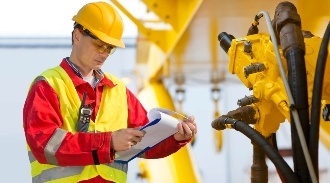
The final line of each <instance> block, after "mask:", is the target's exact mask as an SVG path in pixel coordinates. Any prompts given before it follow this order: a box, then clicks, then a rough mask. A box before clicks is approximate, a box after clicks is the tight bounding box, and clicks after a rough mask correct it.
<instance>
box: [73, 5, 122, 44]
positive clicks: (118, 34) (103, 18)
mask: <svg viewBox="0 0 330 183" xmlns="http://www.w3.org/2000/svg"><path fill="white" fill-rule="evenodd" d="M72 20H73V21H75V22H76V23H78V24H80V25H82V26H83V27H84V28H86V29H88V30H89V31H90V32H91V33H93V34H94V35H95V36H96V37H98V38H99V39H100V40H101V41H103V42H105V43H108V44H111V45H114V46H117V47H121V48H125V44H124V42H123V40H122V34H123V31H124V23H123V20H122V18H121V16H120V15H119V13H118V12H117V10H116V9H115V8H114V7H112V6H111V5H110V4H109V3H106V2H92V3H88V4H86V5H84V6H83V7H82V8H81V9H80V10H79V11H78V13H77V15H75V16H73V18H72Z"/></svg>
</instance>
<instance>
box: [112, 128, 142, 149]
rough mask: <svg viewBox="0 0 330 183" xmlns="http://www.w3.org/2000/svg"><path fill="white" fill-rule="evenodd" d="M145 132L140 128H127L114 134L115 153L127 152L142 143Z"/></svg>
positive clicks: (113, 145) (113, 146)
mask: <svg viewBox="0 0 330 183" xmlns="http://www.w3.org/2000/svg"><path fill="white" fill-rule="evenodd" d="M143 136H144V132H143V131H141V130H139V129H138V128H126V129H120V130H117V131H114V132H112V134H111V141H112V142H111V145H112V146H111V148H112V149H113V150H115V151H125V150H128V149H130V148H131V147H132V146H133V145H135V144H137V143H138V142H140V141H141V139H142V137H143Z"/></svg>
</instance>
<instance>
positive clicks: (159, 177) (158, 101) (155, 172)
mask: <svg viewBox="0 0 330 183" xmlns="http://www.w3.org/2000/svg"><path fill="white" fill-rule="evenodd" d="M138 97H139V99H140V101H141V102H142V104H143V105H144V106H146V107H147V108H148V109H150V108H153V107H162V108H167V109H170V110H175V107H174V104H173V102H172V101H173V100H172V97H171V96H170V94H169V93H168V91H167V89H166V88H165V86H164V84H163V83H162V82H152V83H150V84H149V85H148V86H146V87H144V89H143V90H141V91H140V92H139V95H138ZM139 164H140V171H141V174H142V175H144V176H145V177H143V178H145V179H146V180H147V181H148V182H149V183H169V182H171V183H182V182H189V183H196V182H201V180H200V177H199V172H198V171H197V167H196V165H195V163H194V159H193V156H192V154H191V145H190V144H187V145H186V146H185V147H183V148H181V149H180V150H179V151H178V152H176V153H174V154H172V155H170V156H168V157H166V158H162V159H155V160H145V159H141V160H140V162H139Z"/></svg>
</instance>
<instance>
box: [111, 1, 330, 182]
mask: <svg viewBox="0 0 330 183" xmlns="http://www.w3.org/2000/svg"><path fill="white" fill-rule="evenodd" d="M111 1H112V3H113V4H114V5H115V6H116V7H117V8H118V9H120V10H121V11H122V12H123V13H124V14H125V15H126V16H127V17H128V18H129V19H130V20H131V21H132V22H133V23H135V25H136V26H137V28H138V31H139V35H138V39H137V68H136V73H137V75H138V76H140V80H139V81H140V83H139V88H138V96H139V99H140V100H141V101H142V102H143V103H144V105H145V106H146V107H147V108H152V107H156V106H157V107H165V108H169V109H172V110H183V109H180V108H179V109H178V108H176V107H175V105H174V100H173V99H172V98H173V97H172V96H171V95H170V93H169V91H168V89H167V87H166V84H165V81H164V78H166V77H167V78H169V77H172V78H175V81H176V84H177V85H178V86H179V87H178V90H177V91H179V92H181V94H182V93H184V89H183V84H184V82H185V75H188V74H189V69H191V68H195V67H199V68H200V69H206V71H207V72H209V73H210V80H209V82H210V83H211V85H212V89H211V93H212V94H213V96H212V98H213V100H214V103H215V112H214V115H215V116H214V117H215V118H216V117H217V116H220V112H219V108H218V103H219V102H220V101H219V97H218V93H219V91H220V90H219V84H220V83H221V82H222V81H223V80H224V79H225V78H224V77H223V75H222V74H219V73H223V71H224V69H223V68H224V67H222V66H223V64H225V62H224V60H227V58H228V57H229V62H228V70H229V72H230V73H232V74H236V76H238V78H239V80H240V81H241V82H242V83H243V84H244V85H245V86H246V87H247V88H249V89H251V91H252V92H253V95H251V96H246V97H245V98H242V99H239V102H238V103H239V105H240V108H238V109H237V110H234V111H231V112H229V113H228V114H226V115H223V116H220V118H217V119H216V120H215V121H214V125H215V127H216V128H215V129H217V130H215V134H214V137H215V139H214V140H215V141H216V143H215V144H216V149H217V150H218V151H220V150H221V147H222V143H223V142H222V131H220V130H219V128H221V129H224V128H226V127H234V126H235V125H233V124H234V123H235V124H236V125H237V126H240V127H242V128H243V129H249V128H247V127H246V126H244V124H246V122H249V123H251V125H253V129H252V130H251V129H249V130H250V131H249V130H248V131H249V132H250V133H252V134H254V133H255V132H258V133H257V134H259V135H260V134H261V135H260V136H258V137H255V138H257V140H256V141H257V142H259V143H265V140H267V141H271V140H273V139H274V133H276V131H277V130H278V128H279V125H280V123H282V122H284V121H285V120H287V121H289V122H290V123H292V124H295V123H293V122H296V121H298V122H299V121H300V120H297V119H296V113H295V112H292V111H296V110H298V117H300V118H301V117H302V116H305V117H306V114H307V118H304V119H303V120H302V121H303V124H302V129H300V128H299V126H298V129H297V130H293V132H292V133H293V137H294V139H295V142H299V140H300V139H301V133H302V136H304V137H303V138H305V142H306V139H307V141H308V140H309V139H310V138H309V137H308V135H307V133H308V132H307V131H309V130H308V128H309V124H308V119H309V118H308V113H309V112H308V111H312V107H311V104H312V101H313V100H312V96H313V95H312V93H313V81H314V79H315V77H316V76H317V74H315V73H316V72H315V68H316V67H317V66H316V65H317V62H316V60H317V57H318V53H319V50H320V45H321V41H322V39H321V37H320V36H311V37H303V36H301V35H300V34H290V35H291V36H292V37H289V39H290V38H294V40H295V39H300V38H303V39H302V42H299V44H298V46H293V47H298V48H302V47H304V48H303V51H302V52H305V53H306V54H305V55H304V56H303V59H304V62H303V63H305V61H306V65H305V66H304V67H303V68H305V70H304V71H302V70H299V74H301V75H299V78H298V79H296V77H295V76H296V75H294V76H290V79H292V80H295V81H296V80H298V81H297V83H299V82H300V81H302V82H304V81H306V84H307V85H306V87H307V86H308V87H307V88H306V92H305V93H304V92H301V91H296V90H294V92H295V94H296V93H298V95H300V94H301V95H302V96H299V97H300V98H301V99H303V100H300V99H299V100H298V102H297V101H294V103H292V101H290V97H288V91H287V90H288V88H289V87H287V86H286V84H285V82H283V81H284V78H283V77H282V75H283V73H281V72H284V74H285V75H286V74H289V72H288V71H290V72H291V71H297V69H292V68H290V67H295V65H294V63H295V62H294V61H292V65H290V67H288V66H287V65H286V64H285V63H286V62H285V61H286V60H287V57H286V55H285V54H284V55H283V53H286V51H287V49H283V44H284V45H285V44H286V43H282V42H280V40H281V39H280V38H282V37H285V36H286V35H289V34H284V35H280V34H279V33H277V32H276V33H275V36H276V38H274V37H272V36H271V34H270V33H259V32H256V30H257V29H256V28H257V26H258V24H259V22H258V21H259V19H261V18H262V16H263V17H264V18H265V19H266V18H267V16H266V15H267V12H263V13H261V14H258V16H257V15H256V14H257V13H258V12H260V11H261V10H269V11H273V10H274V8H275V7H276V6H277V5H278V4H279V3H281V2H282V1H280V0H275V1H262V0H251V1H240V0H231V1H219V0H190V1H187V0H140V2H141V4H143V5H144V6H145V11H146V12H147V13H146V14H148V15H149V16H150V17H151V18H149V19H148V18H146V17H143V18H141V17H139V15H136V10H134V9H131V10H129V8H126V7H125V5H124V4H122V3H121V1H120V0H111ZM291 2H292V3H294V4H295V5H297V8H298V10H299V11H300V12H302V13H301V14H300V16H301V19H302V20H305V21H303V27H304V28H305V29H307V30H310V31H311V32H313V33H315V34H316V35H317V34H320V33H323V31H324V29H325V26H326V23H324V22H328V20H329V18H330V13H329V7H330V1H322V0H316V1H313V2H312V1H304V0H293V1H291ZM315 9H317V11H315ZM254 15H256V17H255V22H253V23H254V27H253V28H252V31H251V32H249V33H248V36H245V37H241V38H235V37H234V36H232V35H230V34H233V35H246V32H247V31H248V30H245V28H246V27H248V26H250V24H251V22H250V20H251V19H252V18H253V16H254ZM261 15H262V16H261ZM297 16H298V17H299V15H296V16H295V17H294V18H292V19H293V20H294V22H293V23H292V24H294V25H297V22H299V21H298V19H295V18H297ZM324 20H326V21H324ZM237 22H239V23H237ZM279 22H280V21H279ZM282 24H285V22H282ZM259 26H260V27H261V28H263V29H264V30H267V29H269V26H268V28H267V26H266V23H265V24H262V23H261V22H260V25H259ZM281 26H282V25H281ZM300 26H301V25H300ZM275 27H276V26H275ZM298 27H299V26H298ZM277 28H279V27H277ZM223 29H226V30H227V32H228V30H230V32H228V33H229V34H228V33H226V32H223V33H222V34H221V35H220V43H222V45H221V47H222V48H223V49H224V50H225V51H226V52H227V54H228V57H227V55H225V56H223V58H222V57H221V56H222V55H220V54H219V53H223V52H222V51H221V48H220V47H219V43H218V40H217V39H216V37H217V36H218V34H219V32H220V30H223ZM293 29H299V28H297V27H295V26H294V28H293ZM253 31H255V32H253ZM276 31H277V30H276ZM298 32H299V31H298ZM289 33H290V31H289ZM305 33H306V34H307V32H305ZM297 35H298V36H297ZM278 36H280V38H279V37H278ZM281 36H282V37H281ZM299 36H300V37H299ZM275 40H276V41H279V44H274V43H275V42H274V41H275ZM300 40H301V39H300ZM302 45H303V46H302ZM277 49H278V50H279V52H278V53H277ZM289 50H290V49H289ZM298 53H300V52H299V51H298ZM277 54H278V55H280V56H278V55H277ZM296 54H297V52H293V53H292V55H291V56H293V58H295V57H296ZM298 55H300V54H298ZM278 59H280V60H281V64H282V65H283V70H280V69H279V68H280V66H279V63H278V62H279V61H278ZM300 59H301V55H300ZM300 64H301V63H300ZM205 65H206V67H205ZM301 72H304V73H307V75H306V74H305V75H303V74H302V73H301ZM325 73H327V74H329V73H330V70H329V64H328V65H327V66H326V69H325ZM300 77H305V78H306V79H305V80H304V79H301V78H300ZM293 83H295V82H293ZM322 83H323V88H322V91H323V94H322V95H320V96H321V97H320V98H321V99H320V100H319V101H321V103H322V105H321V106H322V107H321V109H322V110H321V111H320V112H319V114H321V113H322V112H323V113H322V114H324V116H325V117H323V116H322V117H321V118H320V123H321V128H320V137H321V139H323V142H324V143H325V144H326V146H327V147H328V148H330V130H329V129H330V128H329V127H327V125H328V124H327V123H325V122H324V120H327V115H326V114H325V113H326V111H327V109H328V108H329V106H328V104H329V95H330V91H329V89H330V84H329V77H324V81H323V82H322ZM300 84H301V83H300ZM300 84H299V87H301V86H300ZM291 85H292V84H291ZM289 90H290V89H289ZM294 97H296V96H294ZM294 99H295V100H296V98H294ZM315 100H316V99H315ZM315 100H314V101H315ZM306 106H308V107H307V109H306ZM308 108H309V109H308ZM301 109H303V111H301ZM314 109H316V107H315V108H314ZM328 110H329V109H328ZM306 111H307V112H306ZM292 114H293V115H292ZM319 117H320V116H319ZM238 120H239V122H237V121H238ZM240 122H242V123H240ZM231 123H233V124H231ZM237 129H240V128H239V127H237ZM293 129H295V128H293ZM242 131H244V130H242ZM301 131H302V132H301ZM244 133H245V131H244ZM299 134H300V135H299ZM313 134H314V137H312V138H311V139H313V140H312V141H313V142H315V136H316V135H315V131H314V132H313ZM198 135H200V134H198ZM197 138H198V136H197ZM272 144H273V145H276V144H275V143H274V141H272ZM296 144H298V145H296ZM308 144H313V143H309V142H308V143H307V146H308ZM263 145H264V146H262V147H261V148H259V147H258V145H257V143H256V142H255V143H254V147H253V158H254V164H253V165H252V168H251V172H252V173H251V180H253V181H255V182H265V181H266V180H267V166H266V165H265V162H264V159H265V155H267V156H268V158H270V159H272V160H274V159H275V163H274V164H275V165H276V166H277V168H278V171H279V172H280V173H279V174H280V177H281V178H282V180H289V181H288V182H290V181H291V182H297V181H301V182H305V181H309V180H310V179H311V180H312V181H313V182H315V179H317V170H315V167H317V163H316V164H315V163H314V162H315V159H316V158H317V157H316V155H315V154H317V152H315V151H312V152H311V153H308V154H311V156H312V158H310V161H313V163H314V164H313V166H311V164H310V162H308V160H307V162H306V161H305V156H306V152H305V151H306V148H301V147H300V143H295V145H296V146H297V147H293V149H298V150H297V151H296V153H297V154H296V155H294V158H296V159H295V161H296V162H298V163H297V165H296V167H297V166H298V170H296V169H297V168H296V169H295V171H292V170H291V169H290V167H288V166H287V165H286V163H285V162H284V161H283V160H282V157H280V156H279V155H278V154H276V153H274V152H273V151H272V148H274V147H273V146H269V143H266V144H263ZM316 146H317V144H316ZM316 146H310V148H312V147H316ZM263 147H267V148H264V149H263ZM191 154H192V152H191V146H190V145H189V146H186V147H185V148H182V149H181V150H180V151H179V152H178V153H176V154H174V155H172V156H170V157H167V158H163V159H161V160H140V169H141V176H142V178H145V179H146V180H147V181H148V182H149V183H161V182H164V181H166V182H171V183H172V182H173V183H185V182H189V183H197V182H202V180H201V178H200V175H199V172H198V171H196V169H197V168H196V165H195V163H194V159H193V156H192V155H191ZM307 156H308V155H307ZM307 159H308V158H307ZM299 163H300V164H299ZM300 165H301V166H300ZM300 167H302V168H300ZM313 169H314V170H313ZM159 172H162V174H159ZM313 172H314V173H313ZM297 174H299V176H297ZM300 174H302V175H303V176H300ZM187 175H189V176H187Z"/></svg>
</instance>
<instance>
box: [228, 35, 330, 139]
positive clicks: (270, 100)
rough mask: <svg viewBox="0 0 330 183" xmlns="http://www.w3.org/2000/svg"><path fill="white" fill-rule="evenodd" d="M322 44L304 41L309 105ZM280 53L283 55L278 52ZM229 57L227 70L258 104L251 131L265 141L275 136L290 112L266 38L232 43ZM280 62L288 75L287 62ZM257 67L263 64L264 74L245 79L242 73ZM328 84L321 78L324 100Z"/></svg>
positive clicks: (257, 36)
mask: <svg viewBox="0 0 330 183" xmlns="http://www.w3.org/2000/svg"><path fill="white" fill-rule="evenodd" d="M321 41H322V39H321V38H320V37H313V38H305V46H306V56H305V61H306V70H307V82H308V92H309V105H311V100H312V91H313V84H314V83H313V82H314V76H315V67H316V60H317V56H318V52H319V48H320V44H321ZM246 42H250V43H252V45H253V47H252V50H253V51H252V52H253V55H251V54H248V53H246V52H244V45H245V44H244V43H246ZM280 52H281V55H282V50H281V49H280ZM228 56H229V63H228V70H229V71H230V72H231V73H232V74H235V75H236V76H237V77H238V78H239V79H240V80H241V81H242V83H243V84H244V85H245V86H246V87H247V88H251V89H253V95H254V96H255V97H256V98H257V99H258V100H259V102H257V103H256V104H255V105H256V106H257V108H258V112H259V115H260V118H259V122H258V123H257V124H255V125H254V127H255V128H256V129H257V130H258V131H259V132H260V133H261V134H262V135H264V136H265V137H267V136H269V135H270V134H271V133H275V132H276V131H277V130H278V128H279V125H280V123H282V122H284V120H285V119H287V120H289V121H290V111H289V107H288V103H289V102H288V99H287V95H286V90H285V88H284V84H283V81H282V79H281V77H280V72H279V69H278V64H277V62H276V57H275V53H274V50H273V45H272V42H271V41H270V37H269V35H267V34H255V35H251V36H245V37H242V38H236V39H234V40H232V44H231V47H230V49H229V50H228ZM329 60H330V59H329ZM282 62H283V66H284V69H285V70H286V72H287V68H286V61H285V58H284V57H283V56H282ZM256 64H263V65H264V66H265V70H264V71H260V72H257V73H253V74H249V75H248V76H247V75H246V73H245V72H244V71H245V69H246V68H247V67H248V66H250V65H256ZM329 65H330V64H328V65H327V68H326V69H325V73H326V74H325V75H326V76H327V75H328V74H329V73H330V72H329ZM329 82H330V77H324V81H323V84H324V86H323V95H322V99H323V100H329V97H330V93H329V91H327V90H329V89H328V88H329V86H330V83H329Z"/></svg>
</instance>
